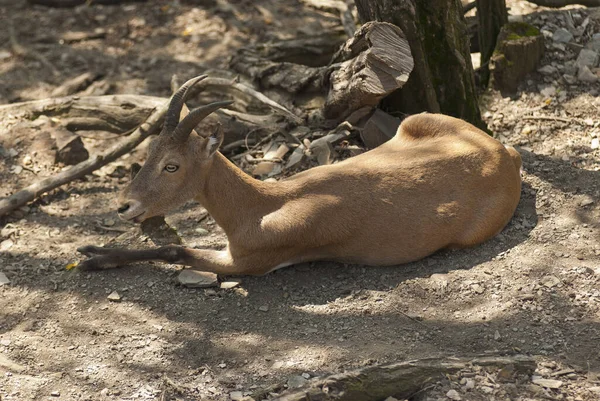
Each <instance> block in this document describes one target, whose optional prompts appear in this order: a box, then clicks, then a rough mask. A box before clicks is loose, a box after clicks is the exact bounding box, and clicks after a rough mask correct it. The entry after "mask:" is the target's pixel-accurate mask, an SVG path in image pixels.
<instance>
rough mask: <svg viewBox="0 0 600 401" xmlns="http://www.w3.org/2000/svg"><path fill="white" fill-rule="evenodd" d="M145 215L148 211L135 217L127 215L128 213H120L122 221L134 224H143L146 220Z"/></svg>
mask: <svg viewBox="0 0 600 401" xmlns="http://www.w3.org/2000/svg"><path fill="white" fill-rule="evenodd" d="M145 214H146V211H142V212H141V213H138V214H136V215H133V216H132V215H129V214H126V213H119V217H120V218H121V219H122V220H125V221H132V222H134V223H141V222H142V221H144V220H146V219H145V218H144V215H145Z"/></svg>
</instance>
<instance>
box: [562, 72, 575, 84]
mask: <svg viewBox="0 0 600 401" xmlns="http://www.w3.org/2000/svg"><path fill="white" fill-rule="evenodd" d="M563 78H564V80H565V81H566V82H567V83H568V84H569V85H575V84H576V83H577V78H576V77H575V76H573V75H569V74H563Z"/></svg>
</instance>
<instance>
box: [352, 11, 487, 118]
mask: <svg viewBox="0 0 600 401" xmlns="http://www.w3.org/2000/svg"><path fill="white" fill-rule="evenodd" d="M355 2H356V7H357V10H358V15H359V16H360V18H361V20H362V22H366V21H371V20H376V21H385V22H391V23H393V24H395V25H398V26H399V27H400V29H402V31H404V33H405V34H406V37H407V39H408V42H409V44H410V48H411V51H412V55H413V58H414V62H415V67H414V69H413V72H412V73H411V75H410V78H409V80H408V82H407V83H406V85H405V86H404V87H403V88H402V89H401V90H398V91H396V92H395V93H393V94H392V95H391V96H389V97H388V98H386V99H385V100H384V102H383V106H384V108H385V109H388V110H389V111H391V112H396V113H397V112H404V113H419V112H422V111H429V112H436V113H440V112H441V113H444V114H448V115H451V116H455V117H458V118H462V119H464V120H466V121H468V122H470V123H472V124H474V125H475V126H477V127H480V128H484V129H485V124H484V123H483V121H482V120H481V114H480V112H479V105H478V103H477V92H476V87H475V80H474V77H473V66H472V65H471V60H470V54H469V44H468V34H467V29H466V24H465V19H464V16H463V9H462V4H461V2H460V0H428V1H419V0H355Z"/></svg>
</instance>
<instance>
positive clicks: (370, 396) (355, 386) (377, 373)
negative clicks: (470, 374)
mask: <svg viewBox="0 0 600 401" xmlns="http://www.w3.org/2000/svg"><path fill="white" fill-rule="evenodd" d="M472 365H478V366H493V367H497V368H503V367H507V366H512V368H513V369H512V370H513V371H514V372H516V373H519V374H525V375H530V374H531V373H533V371H534V370H535V368H536V363H535V361H534V360H533V358H530V357H527V356H521V355H517V356H507V357H502V356H500V357H482V358H474V359H467V358H443V359H440V358H430V359H420V360H416V361H408V362H398V363H392V364H388V365H377V366H367V367H365V368H361V369H358V370H355V371H352V372H347V373H341V374H337V375H333V376H329V377H327V378H325V379H321V380H318V381H316V382H314V383H311V384H310V386H307V387H304V388H302V389H300V390H293V391H291V392H290V393H288V394H285V395H283V396H281V397H279V398H276V399H275V400H276V401H311V400H321V401H328V400H331V401H333V400H335V401H378V400H383V399H386V398H387V397H390V396H391V397H395V398H397V399H400V400H404V399H409V398H411V397H412V396H414V395H415V393H417V392H419V391H420V390H421V389H423V387H424V386H425V385H426V384H427V383H429V382H430V381H432V380H436V379H438V378H442V377H443V376H444V375H446V374H452V373H455V372H458V371H460V370H463V369H467V368H469V367H471V366H472Z"/></svg>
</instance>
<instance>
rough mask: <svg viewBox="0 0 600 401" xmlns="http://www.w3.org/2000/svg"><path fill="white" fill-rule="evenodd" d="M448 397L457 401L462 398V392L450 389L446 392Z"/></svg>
mask: <svg viewBox="0 0 600 401" xmlns="http://www.w3.org/2000/svg"><path fill="white" fill-rule="evenodd" d="M446 397H448V398H449V399H451V400H455V401H460V400H462V398H461V397H460V394H458V391H456V390H449V391H448V392H447V393H446Z"/></svg>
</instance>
